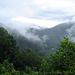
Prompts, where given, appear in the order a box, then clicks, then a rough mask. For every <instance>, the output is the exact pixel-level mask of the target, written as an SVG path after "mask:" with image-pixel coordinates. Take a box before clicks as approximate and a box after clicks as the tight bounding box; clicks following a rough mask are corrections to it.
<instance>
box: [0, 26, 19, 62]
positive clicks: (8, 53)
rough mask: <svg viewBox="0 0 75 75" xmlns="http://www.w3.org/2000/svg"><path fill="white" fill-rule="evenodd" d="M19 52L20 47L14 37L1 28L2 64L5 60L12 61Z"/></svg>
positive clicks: (0, 47) (0, 56)
mask: <svg viewBox="0 0 75 75" xmlns="http://www.w3.org/2000/svg"><path fill="white" fill-rule="evenodd" d="M17 50H18V47H17V46H16V41H15V40H14V38H13V37H12V35H10V34H8V32H7V31H6V30H5V29H4V28H2V27H0V62H3V61H4V60H5V59H8V60H10V61H12V60H13V59H14V58H15V53H16V52H17Z"/></svg>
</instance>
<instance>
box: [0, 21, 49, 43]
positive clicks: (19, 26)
mask: <svg viewBox="0 0 75 75" xmlns="http://www.w3.org/2000/svg"><path fill="white" fill-rule="evenodd" d="M0 26H2V27H4V28H5V29H6V30H7V31H8V32H9V33H10V34H13V33H16V34H17V35H18V34H19V35H22V36H24V37H25V38H27V39H28V40H32V41H36V42H40V43H42V42H45V41H46V40H47V39H48V37H47V35H44V36H43V37H42V39H41V38H39V36H38V35H35V30H36V29H38V30H41V29H44V28H43V27H40V26H38V25H34V24H29V23H22V22H16V21H10V22H7V23H6V24H5V23H4V24H3V23H2V24H0ZM30 28H33V29H34V31H33V32H31V31H30V32H29V30H30ZM14 31H16V32H14Z"/></svg>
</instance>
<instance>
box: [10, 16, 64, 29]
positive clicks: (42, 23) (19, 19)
mask: <svg viewBox="0 0 75 75" xmlns="http://www.w3.org/2000/svg"><path fill="white" fill-rule="evenodd" d="M11 21H17V22H22V23H31V24H36V25H39V26H44V27H49V28H50V27H53V26H55V25H57V24H59V23H63V22H64V21H52V20H41V19H32V18H24V17H17V18H12V19H11Z"/></svg>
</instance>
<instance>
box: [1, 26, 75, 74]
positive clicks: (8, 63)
mask: <svg viewBox="0 0 75 75" xmlns="http://www.w3.org/2000/svg"><path fill="white" fill-rule="evenodd" d="M57 49H58V51H57V52H53V53H50V55H49V57H40V56H39V55H37V53H35V52H33V51H32V50H31V49H27V50H26V51H25V50H20V48H19V47H18V46H17V45H16V40H15V39H14V38H13V36H12V35H10V34H8V32H7V31H6V30H5V29H4V28H2V27H0V74H1V75H74V74H75V43H74V42H73V41H69V38H68V37H64V40H63V41H61V42H60V46H59V47H58V48H57Z"/></svg>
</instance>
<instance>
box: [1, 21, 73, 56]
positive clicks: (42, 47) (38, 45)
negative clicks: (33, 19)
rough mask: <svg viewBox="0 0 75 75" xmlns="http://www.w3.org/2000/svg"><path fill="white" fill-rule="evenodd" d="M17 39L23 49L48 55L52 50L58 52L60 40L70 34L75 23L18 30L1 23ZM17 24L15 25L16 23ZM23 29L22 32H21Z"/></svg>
mask: <svg viewBox="0 0 75 75" xmlns="http://www.w3.org/2000/svg"><path fill="white" fill-rule="evenodd" d="M0 26H2V27H4V28H5V29H6V30H7V31H8V32H9V33H10V34H11V35H13V37H14V38H15V39H16V42H17V45H18V46H20V49H21V50H27V49H28V48H30V49H32V50H33V51H35V52H37V53H38V54H39V55H41V56H45V55H48V54H49V53H51V52H56V51H57V49H56V47H58V46H59V45H60V44H59V41H61V40H63V36H66V35H67V36H69V35H70V34H69V32H68V31H69V30H70V28H72V26H74V23H72V22H69V23H62V24H59V25H57V26H55V27H53V28H45V29H42V28H41V29H36V28H33V27H31V28H28V29H27V30H26V28H23V29H20V28H19V29H20V30H18V29H17V28H11V27H9V26H6V25H3V24H0ZM14 26H15V25H14ZM21 30H22V32H21Z"/></svg>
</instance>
